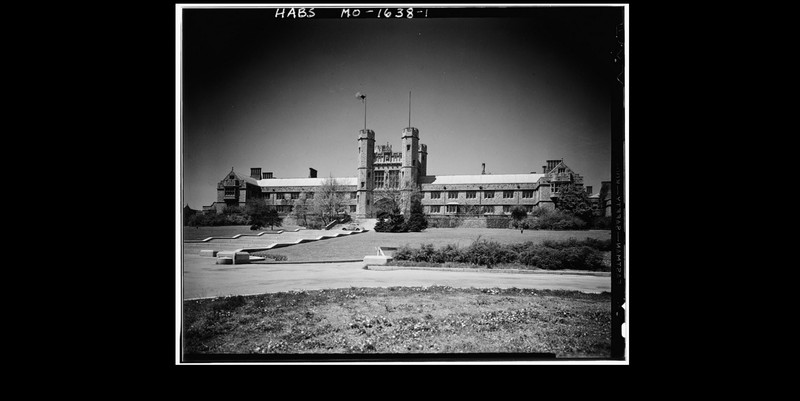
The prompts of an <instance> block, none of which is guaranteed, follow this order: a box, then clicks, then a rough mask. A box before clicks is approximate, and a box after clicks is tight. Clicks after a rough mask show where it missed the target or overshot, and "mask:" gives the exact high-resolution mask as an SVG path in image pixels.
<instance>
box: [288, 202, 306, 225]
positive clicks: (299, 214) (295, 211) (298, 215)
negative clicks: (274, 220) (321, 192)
mask: <svg viewBox="0 0 800 401" xmlns="http://www.w3.org/2000/svg"><path fill="white" fill-rule="evenodd" d="M309 210H310V208H309V206H308V204H307V201H306V199H296V200H295V201H294V206H293V207H292V215H293V216H294V218H295V219H296V220H297V223H298V224H299V223H300V221H301V220H302V221H303V226H304V227H308V214H309Z"/></svg>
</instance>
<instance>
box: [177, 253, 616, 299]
mask: <svg viewBox="0 0 800 401" xmlns="http://www.w3.org/2000/svg"><path fill="white" fill-rule="evenodd" d="M215 263H216V258H210V257H202V256H199V255H196V254H191V253H184V259H183V275H182V276H183V280H182V288H183V299H194V298H207V297H218V296H226V295H252V294H263V293H274V292H286V291H292V290H295V291H298V290H319V289H329V288H349V287H351V286H352V287H395V286H414V287H416V286H422V287H429V286H432V285H444V286H450V287H460V288H469V287H476V288H494V287H497V288H511V287H516V288H537V289H559V290H575V291H582V292H594V293H599V292H603V291H611V277H610V276H598V275H587V274H531V273H526V274H521V273H505V272H504V273H497V272H487V271H437V270H420V269H415V270H364V269H363V267H364V263H363V262H351V263H308V264H245V265H217V264H215Z"/></svg>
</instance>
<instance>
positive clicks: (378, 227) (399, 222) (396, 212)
mask: <svg viewBox="0 0 800 401" xmlns="http://www.w3.org/2000/svg"><path fill="white" fill-rule="evenodd" d="M386 217H388V220H387V219H386V218H385V217H383V216H382V217H380V218H379V219H378V222H377V224H375V231H377V232H392V233H399V232H404V231H406V225H405V217H403V213H400V208H399V207H396V208H394V209H393V210H392V211H391V213H389V214H388V215H387V216H386Z"/></svg>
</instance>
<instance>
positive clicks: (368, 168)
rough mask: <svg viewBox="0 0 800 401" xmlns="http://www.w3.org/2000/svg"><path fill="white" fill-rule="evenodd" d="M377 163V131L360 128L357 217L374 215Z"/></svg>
mask: <svg viewBox="0 0 800 401" xmlns="http://www.w3.org/2000/svg"><path fill="white" fill-rule="evenodd" d="M374 163H375V131H373V130H371V129H368V130H363V129H362V130H360V131H359V133H358V177H357V178H358V182H357V183H356V185H358V189H357V192H358V195H357V196H358V203H357V206H356V218H359V219H363V218H370V217H372V189H373V188H372V187H373V179H372V171H373V169H374Z"/></svg>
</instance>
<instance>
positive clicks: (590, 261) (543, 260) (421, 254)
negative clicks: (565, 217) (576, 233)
mask: <svg viewBox="0 0 800 401" xmlns="http://www.w3.org/2000/svg"><path fill="white" fill-rule="evenodd" d="M610 250H611V240H598V239H594V238H587V239H586V240H583V241H578V240H576V239H575V238H570V239H568V240H566V241H544V242H541V243H538V244H536V243H533V242H531V241H528V242H524V243H518V244H501V243H498V242H496V241H487V240H477V241H475V242H473V243H472V244H470V245H469V246H468V247H464V248H459V247H458V246H457V245H452V244H450V245H446V246H444V247H442V248H439V249H436V248H434V246H433V244H422V245H420V247H419V248H412V247H410V246H408V245H404V246H401V247H399V248H398V249H397V251H396V252H395V254H394V260H397V261H410V262H428V263H437V264H441V263H449V262H453V263H467V264H475V265H481V266H487V267H489V268H491V267H492V266H494V265H498V264H521V265H525V266H530V267H538V268H540V269H547V270H564V269H569V270H608V268H607V267H606V266H605V265H604V263H603V254H604V252H607V251H610Z"/></svg>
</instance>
